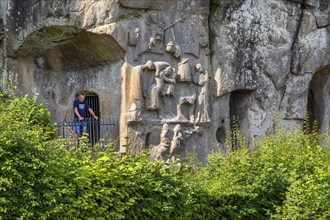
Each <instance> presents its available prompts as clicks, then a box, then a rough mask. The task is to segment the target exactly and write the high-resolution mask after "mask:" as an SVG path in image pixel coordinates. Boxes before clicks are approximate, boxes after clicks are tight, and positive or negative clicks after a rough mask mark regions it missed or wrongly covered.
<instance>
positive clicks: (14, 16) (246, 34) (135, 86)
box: [0, 0, 330, 161]
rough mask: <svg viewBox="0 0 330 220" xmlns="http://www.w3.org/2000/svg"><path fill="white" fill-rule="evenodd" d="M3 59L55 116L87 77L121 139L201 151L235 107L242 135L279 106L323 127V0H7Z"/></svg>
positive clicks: (263, 127)
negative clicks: (116, 121) (113, 121)
mask: <svg viewBox="0 0 330 220" xmlns="http://www.w3.org/2000/svg"><path fill="white" fill-rule="evenodd" d="M0 66H1V67H2V74H1V82H2V85H1V86H2V87H4V88H6V83H5V82H6V80H7V79H8V77H12V79H14V82H15V83H16V84H17V86H18V87H17V92H19V93H22V94H23V93H28V94H35V93H39V94H40V96H39V101H44V102H46V103H47V104H48V106H49V108H50V111H51V113H52V119H53V120H54V121H62V120H64V119H70V118H71V117H72V106H71V103H72V101H73V99H74V94H75V93H76V92H77V91H78V90H80V89H85V90H87V91H89V92H90V93H93V94H96V95H97V96H98V97H99V99H100V103H101V104H100V113H101V115H102V116H104V117H106V116H116V117H118V118H120V123H119V126H120V137H119V138H120V145H121V146H125V147H122V148H121V150H128V151H131V152H141V151H142V150H145V149H147V148H149V149H150V150H151V151H153V152H159V153H158V154H157V153H154V154H155V158H158V159H163V160H165V159H168V158H170V157H172V156H173V154H174V152H175V154H176V155H177V156H179V157H185V156H186V155H187V153H191V152H193V153H196V154H197V155H198V157H199V159H200V160H202V161H206V160H207V155H208V153H209V152H211V151H212V150H214V149H216V148H217V147H218V146H219V145H220V146H222V147H223V146H224V144H225V141H224V140H225V138H226V136H227V135H228V132H229V131H230V130H231V126H232V125H233V118H236V123H237V126H238V127H239V128H240V129H241V130H243V131H244V133H245V135H246V138H247V140H248V142H249V143H250V146H252V145H253V141H254V140H258V139H260V138H261V137H262V136H263V135H265V134H267V133H268V132H270V131H271V130H272V129H273V126H274V121H275V117H276V115H278V117H279V118H280V121H281V122H282V123H283V124H284V125H285V126H287V127H288V128H294V127H295V126H296V125H299V124H302V123H303V119H304V117H305V116H306V114H309V115H310V118H311V120H317V121H318V123H319V126H320V129H321V131H326V130H327V129H329V127H330V99H329V96H330V95H329V94H330V92H329V90H330V1H329V0H237V1H232V0H181V1H170V0H139V1H135V0H107V1H105V0H80V1H76V0H47V1H46V0H30V1H21V0H4V1H1V2H0ZM164 125H166V126H165V128H164ZM164 129H165V131H164ZM164 133H165V134H164ZM167 136H169V137H167ZM152 149H153V150H152Z"/></svg>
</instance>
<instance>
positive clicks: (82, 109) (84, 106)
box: [73, 99, 89, 119]
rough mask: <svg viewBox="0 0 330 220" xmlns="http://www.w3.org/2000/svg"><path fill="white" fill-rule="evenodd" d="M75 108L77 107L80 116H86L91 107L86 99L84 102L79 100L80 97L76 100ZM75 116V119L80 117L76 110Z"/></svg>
mask: <svg viewBox="0 0 330 220" xmlns="http://www.w3.org/2000/svg"><path fill="white" fill-rule="evenodd" d="M73 108H77V109H78V112H79V114H80V116H81V117H83V118H86V112H87V110H88V109H89V105H88V103H87V101H86V100H85V101H83V102H79V100H78V99H76V100H74V102H73ZM74 118H75V119H76V118H78V116H77V115H76V113H75V112H74Z"/></svg>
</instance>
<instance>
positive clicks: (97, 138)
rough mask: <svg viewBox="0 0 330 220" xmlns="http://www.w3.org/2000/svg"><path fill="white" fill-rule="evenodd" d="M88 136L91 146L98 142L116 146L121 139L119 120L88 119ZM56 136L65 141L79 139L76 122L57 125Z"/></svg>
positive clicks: (69, 121) (71, 121)
mask: <svg viewBox="0 0 330 220" xmlns="http://www.w3.org/2000/svg"><path fill="white" fill-rule="evenodd" d="M85 120H86V123H87V134H88V138H89V142H90V143H91V146H94V145H95V144H96V143H98V142H102V144H109V143H111V144H116V141H117V140H118V137H119V126H118V118H115V117H112V118H100V119H99V120H96V119H93V118H86V119H85ZM56 127H57V129H56V134H57V136H59V137H62V138H64V139H71V140H75V139H77V135H76V133H75V121H74V120H73V119H71V120H66V121H63V122H59V123H57V125H56Z"/></svg>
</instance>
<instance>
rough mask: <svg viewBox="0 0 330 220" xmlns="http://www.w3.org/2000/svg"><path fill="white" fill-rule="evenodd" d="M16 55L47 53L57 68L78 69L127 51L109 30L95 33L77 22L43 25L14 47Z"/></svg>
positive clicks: (113, 60) (116, 56)
mask: <svg viewBox="0 0 330 220" xmlns="http://www.w3.org/2000/svg"><path fill="white" fill-rule="evenodd" d="M15 54H16V56H18V57H20V56H23V57H24V56H27V55H34V56H44V57H46V59H47V60H48V62H49V65H50V66H49V67H50V68H52V69H54V70H57V71H65V70H79V69H86V68H90V67H95V66H99V65H104V64H111V63H114V62H117V61H118V60H120V59H121V58H122V57H123V56H124V54H125V51H124V50H123V49H122V48H121V47H120V45H119V44H118V43H117V41H116V40H115V39H114V38H113V37H112V36H111V35H109V34H95V33H91V32H89V31H86V30H83V29H79V28H77V27H74V26H49V27H43V28H41V29H39V30H37V31H35V32H33V33H31V34H30V35H28V36H27V37H26V38H25V40H24V42H23V43H22V44H21V45H20V46H19V48H18V49H17V50H16V51H15Z"/></svg>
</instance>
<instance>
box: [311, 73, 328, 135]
mask: <svg viewBox="0 0 330 220" xmlns="http://www.w3.org/2000/svg"><path fill="white" fill-rule="evenodd" d="M307 112H308V116H309V125H308V126H309V128H310V129H311V128H315V126H314V127H313V125H315V123H316V125H317V127H316V129H319V130H320V132H321V133H323V132H326V131H327V130H329V128H330V66H326V67H323V68H320V69H319V70H318V71H317V72H316V73H315V74H314V76H313V78H312V81H311V83H310V86H309V91H308V105H307Z"/></svg>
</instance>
